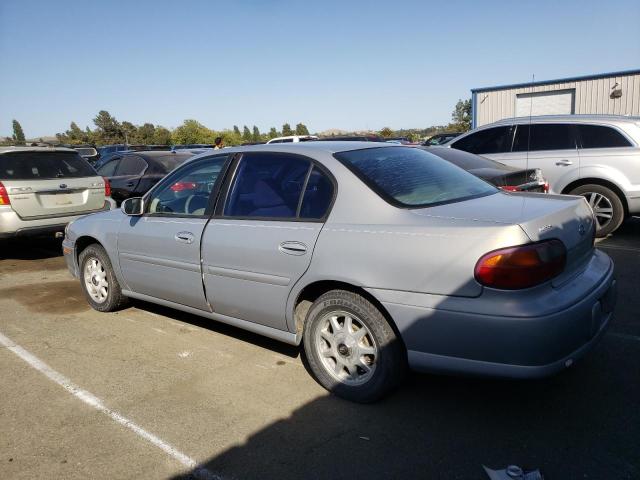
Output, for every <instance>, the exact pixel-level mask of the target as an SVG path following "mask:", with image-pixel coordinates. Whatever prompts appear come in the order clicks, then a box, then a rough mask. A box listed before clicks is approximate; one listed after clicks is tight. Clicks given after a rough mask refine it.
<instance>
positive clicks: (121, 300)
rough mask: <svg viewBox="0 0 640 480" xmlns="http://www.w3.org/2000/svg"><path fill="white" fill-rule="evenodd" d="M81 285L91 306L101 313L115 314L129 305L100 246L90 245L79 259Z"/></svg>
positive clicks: (107, 257)
mask: <svg viewBox="0 0 640 480" xmlns="http://www.w3.org/2000/svg"><path fill="white" fill-rule="evenodd" d="M78 263H79V264H80V284H81V285H82V291H83V292H84V295H85V297H86V298H87V301H88V302H89V305H91V307H92V308H93V309H95V310H98V311H99V312H113V311H115V310H120V309H121V308H123V307H124V306H126V305H127V303H128V301H129V299H128V298H127V297H125V296H124V295H122V290H121V289H120V284H119V283H118V280H117V279H116V276H115V274H114V273H113V267H112V266H111V261H110V260H109V256H108V255H107V252H106V251H105V250H104V248H102V247H101V246H100V245H96V244H94V245H89V246H88V247H87V248H85V249H84V250H83V251H82V252H81V253H80V256H79V258H78Z"/></svg>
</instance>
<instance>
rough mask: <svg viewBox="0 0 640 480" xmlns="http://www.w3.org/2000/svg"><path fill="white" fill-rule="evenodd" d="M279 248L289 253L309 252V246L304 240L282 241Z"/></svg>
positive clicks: (301, 253)
mask: <svg viewBox="0 0 640 480" xmlns="http://www.w3.org/2000/svg"><path fill="white" fill-rule="evenodd" d="M278 250H280V251H281V252H282V253H286V254H288V255H304V254H305V253H307V246H306V245H305V244H304V243H302V242H282V243H281V244H280V245H278Z"/></svg>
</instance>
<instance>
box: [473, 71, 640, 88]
mask: <svg viewBox="0 0 640 480" xmlns="http://www.w3.org/2000/svg"><path fill="white" fill-rule="evenodd" d="M639 74H640V69H637V70H622V71H619V72H608V73H597V74H595V75H583V76H581V77H568V78H556V79H554V80H542V81H539V82H526V83H513V84H511V85H496V86H495V87H481V88H472V89H471V93H481V92H491V91H495V90H507V89H512V88H526V87H537V86H540V85H550V84H553V83H568V82H579V81H585V80H596V79H598V78H607V77H623V76H627V75H639Z"/></svg>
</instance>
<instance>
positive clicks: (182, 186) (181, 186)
mask: <svg viewBox="0 0 640 480" xmlns="http://www.w3.org/2000/svg"><path fill="white" fill-rule="evenodd" d="M196 188H198V184H197V183H194V182H176V183H174V184H173V185H171V190H173V191H174V192H182V191H183V190H195V189H196Z"/></svg>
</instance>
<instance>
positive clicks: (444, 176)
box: [335, 147, 497, 208]
mask: <svg viewBox="0 0 640 480" xmlns="http://www.w3.org/2000/svg"><path fill="white" fill-rule="evenodd" d="M335 157H336V158H337V159H338V160H340V161H341V162H342V163H344V164H345V165H346V166H347V167H349V168H350V169H351V170H352V171H353V172H354V173H355V174H356V175H358V176H359V177H360V178H361V179H362V180H363V181H364V182H365V183H366V184H367V185H369V187H371V189H372V190H374V191H375V192H376V193H378V194H379V195H380V196H381V197H382V198H384V199H385V200H387V201H388V202H389V203H391V204H395V205H397V206H403V207H416V208H417V207H427V206H431V205H436V204H442V203H449V202H456V201H461V200H466V199H469V198H474V197H480V196H484V195H491V194H493V193H495V192H497V190H496V188H495V187H493V186H491V185H489V184H488V183H486V182H484V181H483V180H480V179H479V178H477V177H475V176H474V175H472V174H470V173H467V172H465V171H464V170H462V169H461V168H458V167H456V166H455V165H452V164H451V163H449V162H447V161H446V160H443V159H441V158H439V157H436V156H435V155H432V154H430V153H428V152H426V151H424V150H421V149H417V148H409V147H388V148H368V149H364V150H353V151H350V152H341V153H336V154H335Z"/></svg>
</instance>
